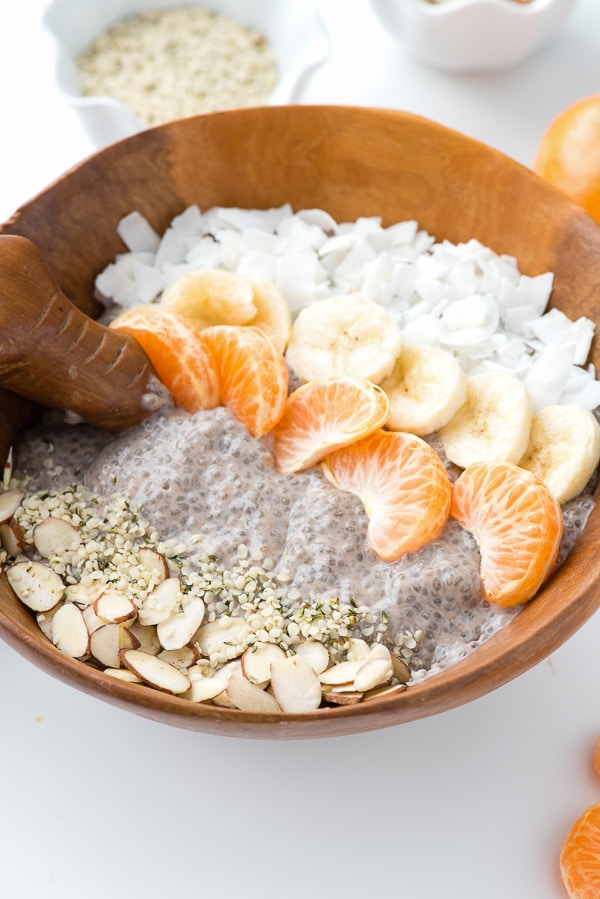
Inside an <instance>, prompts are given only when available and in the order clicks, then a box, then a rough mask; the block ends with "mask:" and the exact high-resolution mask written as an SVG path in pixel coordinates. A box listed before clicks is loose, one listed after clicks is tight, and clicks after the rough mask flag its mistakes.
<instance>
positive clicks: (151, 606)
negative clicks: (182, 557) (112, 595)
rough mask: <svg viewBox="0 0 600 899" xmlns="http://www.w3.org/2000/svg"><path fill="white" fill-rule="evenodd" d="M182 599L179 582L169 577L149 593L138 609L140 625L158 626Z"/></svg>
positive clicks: (177, 579)
mask: <svg viewBox="0 0 600 899" xmlns="http://www.w3.org/2000/svg"><path fill="white" fill-rule="evenodd" d="M182 598H183V594H182V592H181V581H180V580H179V578H178V577H169V578H167V579H166V580H164V581H162V583H160V584H158V585H157V586H156V587H155V588H154V590H151V591H150V593H149V594H148V596H147V597H146V599H145V600H144V602H143V603H142V605H141V607H140V609H139V612H138V618H139V620H140V621H141V623H142V624H160V622H161V621H166V620H167V618H168V617H169V615H170V614H171V612H172V611H173V609H175V608H176V607H177V606H178V605H179V604H180V602H181V600H182Z"/></svg>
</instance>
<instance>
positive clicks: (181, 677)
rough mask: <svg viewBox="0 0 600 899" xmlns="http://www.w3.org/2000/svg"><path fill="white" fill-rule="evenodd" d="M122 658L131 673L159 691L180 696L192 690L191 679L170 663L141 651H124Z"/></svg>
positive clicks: (121, 654)
mask: <svg viewBox="0 0 600 899" xmlns="http://www.w3.org/2000/svg"><path fill="white" fill-rule="evenodd" d="M111 626H112V625H110V624H107V625H106V627H111ZM120 657H121V662H122V663H123V664H124V665H125V666H126V667H127V668H129V670H130V671H133V673H134V674H137V676H138V677H139V678H141V679H142V680H143V681H144V683H146V684H150V686H151V687H156V689H157V690H162V691H163V692H165V693H175V694H178V693H185V692H186V690H189V688H190V679H189V677H188V676H187V675H186V674H184V672H183V671H180V670H179V668H175V667H174V666H173V665H169V664H168V662H163V661H162V659H159V658H158V657H157V656H153V655H150V654H149V653H147V652H142V651H141V650H140V649H122V650H121V653H120ZM113 667H114V666H113Z"/></svg>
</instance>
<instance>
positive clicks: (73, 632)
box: [52, 602, 90, 659]
mask: <svg viewBox="0 0 600 899" xmlns="http://www.w3.org/2000/svg"><path fill="white" fill-rule="evenodd" d="M52 642H53V643H54V645H55V646H56V648H57V649H60V651H61V652H64V653H65V655H68V656H71V658H73V659H82V658H84V657H85V656H87V655H88V653H89V651H90V635H89V633H88V629H87V627H86V626H85V621H84V620H83V615H82V614H81V609H78V608H77V606H74V605H73V603H72V602H66V603H64V604H63V605H62V606H61V607H60V609H58V610H57V612H56V614H55V615H54V616H53V618H52Z"/></svg>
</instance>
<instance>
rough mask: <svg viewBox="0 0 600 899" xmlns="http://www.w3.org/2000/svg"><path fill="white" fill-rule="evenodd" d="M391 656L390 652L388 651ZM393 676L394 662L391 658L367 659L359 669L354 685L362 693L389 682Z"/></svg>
mask: <svg viewBox="0 0 600 899" xmlns="http://www.w3.org/2000/svg"><path fill="white" fill-rule="evenodd" d="M388 656H389V653H388ZM392 677H393V671H392V663H391V660H390V659H389V658H387V659H381V658H374V659H367V660H366V662H364V663H363V665H362V667H361V668H360V669H359V670H358V671H357V673H356V677H355V678H354V687H355V689H356V690H359V691H360V692H362V693H365V692H366V691H367V690H372V689H373V687H380V686H382V685H383V684H386V683H388V682H389V681H390V680H391V679H392Z"/></svg>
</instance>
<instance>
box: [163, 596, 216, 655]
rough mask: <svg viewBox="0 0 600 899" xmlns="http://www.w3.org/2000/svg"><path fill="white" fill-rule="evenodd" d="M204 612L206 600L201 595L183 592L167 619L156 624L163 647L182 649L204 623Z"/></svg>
mask: <svg viewBox="0 0 600 899" xmlns="http://www.w3.org/2000/svg"><path fill="white" fill-rule="evenodd" d="M165 583H167V582H166V581H165ZM204 612H205V606H204V602H203V600H201V599H200V597H199V596H185V595H184V594H183V593H182V594H181V602H180V603H179V605H177V606H175V608H174V609H173V611H172V612H171V614H170V615H169V617H168V618H167V619H166V620H165V621H159V623H158V624H157V625H156V633H157V636H158V639H159V640H160V644H161V646H162V647H163V649H181V648H182V646H185V645H186V644H187V643H189V642H190V641H191V639H192V637H193V636H194V634H195V633H196V631H197V630H198V628H199V627H200V625H201V624H202V619H203V618H204Z"/></svg>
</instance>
